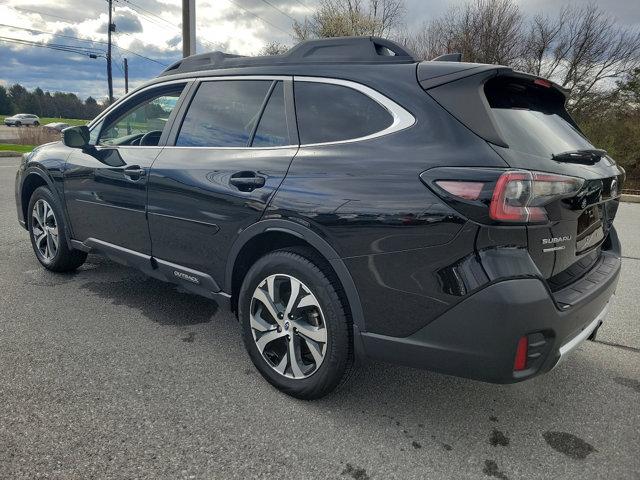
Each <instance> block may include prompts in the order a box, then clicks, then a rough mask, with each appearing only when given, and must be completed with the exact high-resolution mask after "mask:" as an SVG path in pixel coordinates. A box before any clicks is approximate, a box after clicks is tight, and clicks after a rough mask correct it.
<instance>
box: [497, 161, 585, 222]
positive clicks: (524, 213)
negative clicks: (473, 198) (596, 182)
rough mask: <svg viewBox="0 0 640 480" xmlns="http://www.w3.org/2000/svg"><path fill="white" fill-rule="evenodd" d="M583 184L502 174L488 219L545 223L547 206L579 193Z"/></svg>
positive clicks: (543, 176)
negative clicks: (556, 200) (545, 207)
mask: <svg viewBox="0 0 640 480" xmlns="http://www.w3.org/2000/svg"><path fill="white" fill-rule="evenodd" d="M582 183H583V180H582V179H580V178H575V177H567V176H564V175H555V174H551V173H541V172H530V171H528V170H515V171H508V172H505V173H503V174H502V175H501V176H500V178H499V179H498V181H497V183H496V186H495V188H494V190H493V196H492V197H491V205H490V206H489V216H490V217H491V218H492V219H493V220H498V221H500V222H545V221H547V212H546V210H545V209H544V208H543V207H544V205H546V204H547V203H549V202H551V201H552V200H554V199H556V198H558V197H563V196H567V195H570V194H572V193H576V192H577V191H578V190H579V189H580V187H582Z"/></svg>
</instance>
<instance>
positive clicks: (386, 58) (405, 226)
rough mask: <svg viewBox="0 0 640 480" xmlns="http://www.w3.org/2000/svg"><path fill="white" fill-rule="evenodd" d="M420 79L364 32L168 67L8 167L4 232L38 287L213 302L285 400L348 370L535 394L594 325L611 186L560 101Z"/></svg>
mask: <svg viewBox="0 0 640 480" xmlns="http://www.w3.org/2000/svg"><path fill="white" fill-rule="evenodd" d="M447 58H450V57H445V60H446V59H447ZM438 60H439V61H419V60H417V59H416V58H415V57H414V56H413V55H412V54H411V53H410V52H408V51H406V50H405V49H404V47H402V46H400V45H398V44H396V43H394V42H391V41H388V40H384V39H380V38H375V37H360V38H334V39H323V40H312V41H308V42H303V43H301V44H299V45H298V46H296V47H294V48H293V49H291V50H290V51H289V52H288V53H287V54H284V55H280V56H272V57H257V58H247V57H238V56H236V55H226V54H223V53H221V52H214V53H209V54H202V55H197V56H192V57H188V58H185V59H182V60H180V61H179V62H177V63H175V64H174V65H172V66H170V67H169V68H167V70H165V71H164V72H163V73H162V74H161V75H160V76H159V77H158V78H156V79H154V80H152V81H150V82H148V83H147V84H145V85H143V86H141V87H140V88H138V89H137V90H135V91H134V92H132V93H130V94H129V95H127V96H125V97H124V98H122V99H120V100H119V101H118V102H116V103H114V104H113V105H111V106H110V107H109V108H107V109H106V110H105V111H104V112H103V113H101V114H100V115H99V116H98V117H97V118H96V119H95V120H93V121H92V122H91V123H90V124H89V125H88V126H78V127H72V128H69V129H66V130H65V131H64V132H63V135H64V140H63V142H54V143H49V144H47V145H43V146H40V147H38V148H36V149H35V150H34V151H33V152H32V153H30V154H27V155H25V156H24V158H23V162H22V165H21V166H20V168H19V171H18V174H17V176H16V184H15V185H16V195H15V198H16V202H17V213H18V218H19V221H20V223H21V224H22V226H23V227H25V228H26V229H28V231H29V233H30V237H31V243H32V246H33V249H34V252H35V255H36V257H37V258H38V260H39V261H40V263H41V264H42V265H43V266H44V267H45V268H47V269H49V270H52V271H55V272H68V271H71V270H74V269H76V268H78V267H79V266H80V265H82V263H83V262H84V261H85V259H86V258H87V253H88V252H97V253H102V254H105V255H107V256H109V257H111V258H113V259H116V260H118V261H120V262H122V263H125V264H127V265H130V266H134V267H137V268H139V269H140V270H142V271H143V272H145V273H147V274H148V275H150V276H153V277H155V278H158V279H162V280H165V281H168V282H172V283H175V284H178V285H180V286H181V287H183V288H185V289H186V290H189V291H191V292H194V293H198V294H201V295H204V296H206V297H208V298H212V299H215V300H216V301H217V302H219V304H220V305H221V306H222V305H226V306H227V307H230V308H231V309H232V310H233V311H234V312H236V314H237V316H238V318H239V320H240V322H241V326H242V335H243V338H244V342H245V345H246V348H247V350H248V352H249V356H250V357H251V360H252V361H253V363H254V364H255V366H256V368H257V369H258V370H259V371H260V373H261V374H262V375H263V376H264V378H265V379H266V380H267V381H269V382H270V383H272V384H273V385H275V386H276V387H278V388H279V389H281V390H283V391H284V392H286V393H288V394H290V395H293V396H296V397H299V398H306V399H311V398H318V397H321V396H322V395H325V394H326V393H328V392H330V391H331V390H333V389H334V388H335V387H336V386H337V385H339V384H340V383H341V382H342V381H343V379H346V378H348V376H349V375H348V373H349V371H350V369H351V367H352V365H353V364H354V360H355V359H363V358H370V359H376V360H384V361H390V362H395V363H401V364H405V365H411V366H415V367H421V368H427V369H431V370H435V371H439V372H442V373H446V374H450V375H458V376H462V377H468V378H473V379H477V380H485V381H489V382H497V383H512V382H519V381H522V380H525V379H529V378H533V377H535V376H536V375H539V374H541V373H544V372H548V371H549V370H551V369H552V368H554V367H555V365H556V364H557V363H558V362H559V361H560V359H561V358H564V357H565V356H566V355H567V354H568V353H569V352H570V351H571V350H573V349H574V348H576V346H577V345H578V344H579V343H580V342H582V341H583V340H586V339H587V338H589V337H590V338H592V339H593V338H594V336H595V334H596V331H597V329H598V327H599V326H600V324H601V323H602V322H603V321H604V318H605V316H606V313H607V309H608V308H609V303H610V300H611V298H612V295H613V293H614V291H615V289H616V285H617V283H618V274H619V272H620V265H621V260H620V242H619V241H618V236H617V234H616V229H615V227H614V226H613V220H614V218H615V215H616V211H617V209H618V203H619V196H620V195H619V192H620V189H621V188H622V185H623V182H624V171H623V170H622V169H621V168H619V167H618V166H617V165H616V163H615V161H614V160H613V159H612V158H611V157H610V156H609V155H607V152H605V151H604V150H598V149H596V148H595V147H594V146H593V145H592V144H591V143H590V142H589V140H588V139H587V138H585V137H584V135H583V134H582V133H581V132H580V129H579V127H578V126H577V125H576V123H575V122H574V120H573V119H572V118H571V116H570V115H569V113H568V112H567V110H566V109H565V102H566V92H565V91H564V90H563V89H562V88H561V87H560V86H559V85H557V84H555V83H553V82H550V81H548V80H545V79H542V78H539V77H536V76H532V75H527V74H524V73H520V72H515V71H513V70H512V69H511V68H508V67H503V66H499V65H480V64H473V63H463V62H459V61H442V58H440V59H438ZM214 332H215V328H212V329H211V335H214V334H215V333H214ZM575 366H576V365H575V364H574V367H575ZM576 374H578V373H576ZM563 375H569V374H568V373H565V374H563ZM538 385H539V386H542V384H538ZM421 388H422V387H421ZM541 388H543V387H541ZM544 388H546V387H544Z"/></svg>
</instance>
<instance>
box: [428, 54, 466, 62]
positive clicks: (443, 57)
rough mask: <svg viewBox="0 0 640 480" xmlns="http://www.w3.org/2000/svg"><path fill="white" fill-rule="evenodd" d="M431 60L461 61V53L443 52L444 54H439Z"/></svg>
mask: <svg viewBox="0 0 640 480" xmlns="http://www.w3.org/2000/svg"><path fill="white" fill-rule="evenodd" d="M431 61H432V62H461V61H462V54H461V53H445V54H444V55H439V56H437V57H436V58H434V59H433V60H431Z"/></svg>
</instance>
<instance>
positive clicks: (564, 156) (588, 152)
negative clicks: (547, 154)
mask: <svg viewBox="0 0 640 480" xmlns="http://www.w3.org/2000/svg"><path fill="white" fill-rule="evenodd" d="M606 155H607V151H606V150H602V149H600V148H585V149H584V150H569V151H566V152H562V153H554V154H553V155H551V159H552V160H555V161H556V162H570V163H586V164H594V163H597V162H599V161H600V159H601V158H602V157H604V156H606Z"/></svg>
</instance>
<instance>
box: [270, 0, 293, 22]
mask: <svg viewBox="0 0 640 480" xmlns="http://www.w3.org/2000/svg"><path fill="white" fill-rule="evenodd" d="M262 3H264V4H266V5H269V6H270V7H271V8H273V9H274V10H277V11H278V12H280V13H281V14H282V15H285V16H287V17H289V18H290V19H291V20H293V21H294V22H297V21H298V20H296V19H295V18H293V17H292V16H291V15H289V14H288V13H287V12H285V11H284V10H281V9H280V8H278V7H276V6H275V5H274V4H273V3H271V2H269V1H268V0H262Z"/></svg>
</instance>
